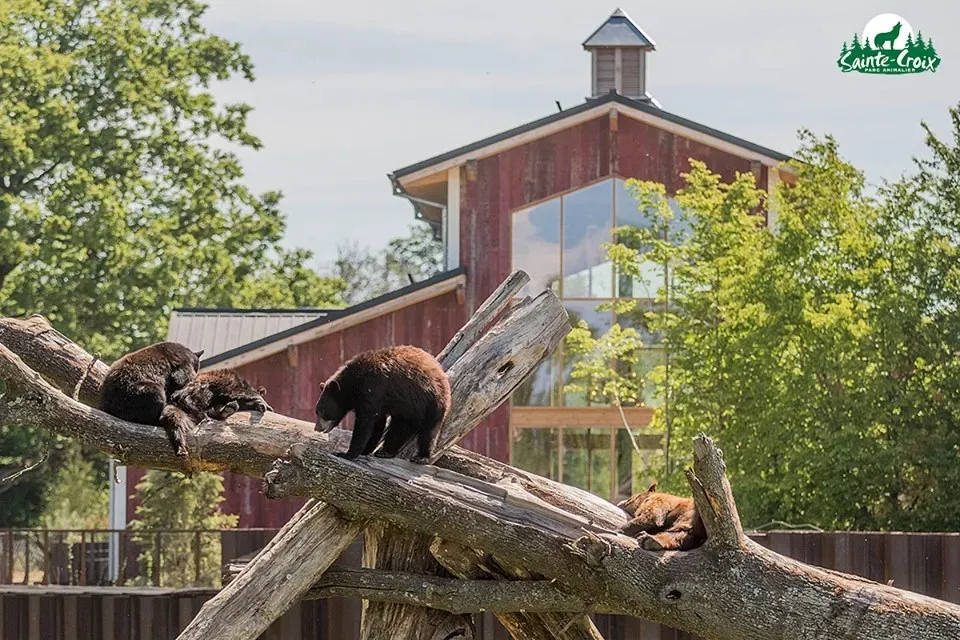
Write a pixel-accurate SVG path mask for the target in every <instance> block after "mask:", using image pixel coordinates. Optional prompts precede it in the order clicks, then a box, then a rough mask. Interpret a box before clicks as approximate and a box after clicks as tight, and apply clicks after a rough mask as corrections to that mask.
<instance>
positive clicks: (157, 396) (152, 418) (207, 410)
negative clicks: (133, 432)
mask: <svg viewBox="0 0 960 640" xmlns="http://www.w3.org/2000/svg"><path fill="white" fill-rule="evenodd" d="M202 355H203V350H200V351H191V350H190V349H189V348H187V347H186V346H184V345H182V344H179V343H176V342H158V343H156V344H152V345H150V346H148V347H144V348H143V349H139V350H137V351H134V352H132V353H128V354H126V355H125V356H123V357H121V358H119V359H118V360H117V361H116V362H114V363H113V364H112V365H111V366H110V369H109V370H108V371H107V376H106V378H105V379H104V381H103V387H102V388H101V391H100V409H101V410H102V411H104V412H105V413H109V414H110V415H112V416H115V417H117V418H120V419H121V420H127V421H129V422H136V423H138V424H146V425H152V426H158V427H162V428H163V430H164V431H165V432H166V433H167V437H168V438H169V439H170V444H171V446H172V447H173V450H174V451H175V452H176V454H177V455H178V456H186V455H187V444H186V442H185V441H184V436H185V435H186V432H187V429H188V428H190V427H191V426H193V425H195V424H196V423H197V422H200V421H202V420H203V419H204V417H210V418H216V419H219V420H223V419H225V418H227V417H229V416H230V415H232V414H233V413H235V412H237V411H244V410H246V411H261V412H264V411H272V409H271V407H270V405H268V404H267V403H266V401H264V399H263V396H264V395H265V394H266V389H264V388H263V387H260V389H259V390H257V389H254V388H253V387H252V386H251V385H250V383H248V382H247V381H246V380H244V379H243V378H241V377H240V376H239V375H238V374H237V373H236V372H234V371H231V370H228V369H220V370H216V371H209V372H204V373H201V374H198V373H197V371H198V370H199V368H200V356H202Z"/></svg>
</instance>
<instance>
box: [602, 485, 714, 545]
mask: <svg viewBox="0 0 960 640" xmlns="http://www.w3.org/2000/svg"><path fill="white" fill-rule="evenodd" d="M656 489H657V483H656V482H654V483H653V484H652V485H650V488H649V489H647V490H646V491H644V492H643V493H638V494H636V495H635V496H631V497H629V498H627V499H626V500H623V501H621V502H619V503H618V504H617V506H618V507H620V508H621V509H623V510H624V511H626V512H627V513H628V514H629V515H630V516H631V518H632V520H630V522H628V523H627V524H625V525H623V526H622V527H621V528H620V533H623V534H625V535H628V536H631V537H635V538H637V540H639V542H640V546H641V547H643V548H644V549H648V550H650V551H664V550H676V551H689V550H690V549H695V548H697V547H699V546H700V545H702V544H703V543H704V542H706V540H707V530H706V528H704V526H703V520H701V519H700V514H698V513H697V509H696V507H695V506H694V504H693V498H681V497H679V496H675V495H671V494H669V493H658V492H657V490H656Z"/></svg>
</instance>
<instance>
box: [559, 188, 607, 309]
mask: <svg viewBox="0 0 960 640" xmlns="http://www.w3.org/2000/svg"><path fill="white" fill-rule="evenodd" d="M562 204H563V210H562V214H563V297H564V298H611V297H613V264H612V263H611V262H610V261H609V260H607V259H606V252H605V251H604V250H603V249H602V245H603V243H604V242H610V239H611V237H612V236H611V232H612V230H613V185H612V184H611V181H609V180H605V181H604V182H600V183H598V184H595V185H593V186H591V187H587V188H585V189H581V190H579V191H574V192H573V193H570V194H568V195H566V196H563V198H562Z"/></svg>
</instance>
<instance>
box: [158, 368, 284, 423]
mask: <svg viewBox="0 0 960 640" xmlns="http://www.w3.org/2000/svg"><path fill="white" fill-rule="evenodd" d="M266 395H267V390H266V388H264V387H258V388H256V389H254V388H253V385H251V384H250V383H249V382H247V381H246V380H245V379H244V378H243V377H242V376H240V374H238V373H237V372H236V371H234V370H233V369H214V370H213V371H203V372H201V373H198V374H197V376H196V377H195V378H194V379H193V380H192V381H191V382H190V383H189V384H187V385H186V386H185V387H184V388H183V389H180V390H179V391H177V392H176V393H174V394H173V395H171V396H170V400H169V404H167V406H166V407H164V409H163V415H161V421H165V420H166V421H169V423H170V424H177V425H178V426H179V424H180V421H181V420H182V419H183V418H184V417H186V418H188V419H189V420H190V421H191V422H192V425H196V424H197V423H199V422H202V421H203V419H204V418H213V419H214V420H225V419H227V418H229V417H230V416H232V415H233V414H234V413H236V412H237V411H259V412H260V413H266V412H267V411H273V407H271V406H270V405H269V404H267V402H266V400H264V397H265V396H266Z"/></svg>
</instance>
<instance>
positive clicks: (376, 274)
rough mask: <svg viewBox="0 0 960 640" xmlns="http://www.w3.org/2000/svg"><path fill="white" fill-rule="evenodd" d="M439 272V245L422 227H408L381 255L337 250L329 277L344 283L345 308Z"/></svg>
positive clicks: (352, 247)
mask: <svg viewBox="0 0 960 640" xmlns="http://www.w3.org/2000/svg"><path fill="white" fill-rule="evenodd" d="M442 269H443V245H442V243H440V242H438V241H437V240H435V239H434V238H433V231H432V230H431V229H430V227H429V226H428V225H426V224H423V223H419V224H411V225H410V226H409V227H408V233H407V235H406V236H401V237H399V238H394V239H393V240H390V241H389V242H388V243H387V247H386V249H385V250H384V251H382V252H374V251H371V250H370V249H368V248H365V247H360V245H359V243H357V242H352V243H344V244H341V245H340V246H339V247H338V248H337V259H336V261H335V262H334V264H333V266H332V269H331V276H332V277H333V278H334V279H336V280H338V281H341V282H343V283H344V286H345V291H344V293H343V296H344V298H345V300H346V301H347V303H348V304H358V303H360V302H363V301H365V300H369V299H370V298H375V297H377V296H379V295H383V294H384V293H388V292H390V291H394V290H396V289H399V288H401V287H405V286H407V285H409V284H410V278H413V280H414V281H415V282H419V281H421V280H425V279H426V278H429V277H431V276H434V275H436V274H437V273H439V272H440V271H441V270H442Z"/></svg>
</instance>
